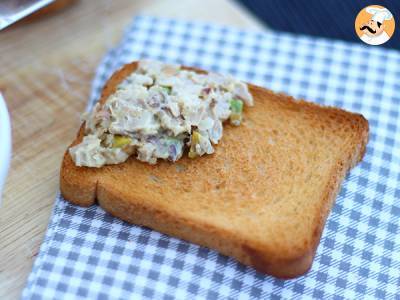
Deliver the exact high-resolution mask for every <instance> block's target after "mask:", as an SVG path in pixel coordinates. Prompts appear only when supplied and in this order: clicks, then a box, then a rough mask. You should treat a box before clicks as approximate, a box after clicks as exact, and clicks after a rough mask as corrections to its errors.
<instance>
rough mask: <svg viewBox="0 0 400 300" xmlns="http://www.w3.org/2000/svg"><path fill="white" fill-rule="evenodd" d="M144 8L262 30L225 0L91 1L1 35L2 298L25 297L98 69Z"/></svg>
mask: <svg viewBox="0 0 400 300" xmlns="http://www.w3.org/2000/svg"><path fill="white" fill-rule="evenodd" d="M139 13H145V14H151V15H158V16H166V17H177V18H185V19H191V20H203V21H214V22H217V23H222V24H226V25H232V26H236V27H241V28H247V29H262V26H261V25H260V24H259V23H258V22H257V21H255V20H254V19H253V18H252V17H251V16H249V15H248V13H247V12H246V11H244V10H243V9H242V8H240V7H238V6H237V5H236V4H234V3H233V2H231V1H226V0H217V1H212V0H204V1H200V0H185V1H171V0H160V1H148V0H136V1H130V0H119V1H110V0H98V1H94V0H85V1H77V2H76V3H74V4H73V5H71V6H67V7H66V8H65V9H64V10H62V11H57V12H56V13H54V14H53V15H47V16H45V17H43V18H40V19H35V20H32V21H30V22H22V23H20V24H16V25H15V26H13V27H10V28H8V29H6V30H4V31H1V32H0V90H1V91H2V92H3V94H4V96H5V98H6V101H7V105H8V107H9V110H10V113H11V117H12V128H13V159H12V163H11V172H10V174H9V177H8V180H7V184H6V187H5V191H4V192H5V193H4V199H3V206H2V207H1V208H0V299H17V298H19V296H20V293H21V290H22V288H23V286H24V284H25V281H26V277H27V275H28V273H29V271H30V270H31V267H32V263H33V260H34V259H35V257H36V255H37V253H38V250H39V247H40V244H41V241H42V239H43V235H44V233H45V230H46V226H47V223H48V219H49V216H50V212H51V208H52V206H53V203H54V198H55V195H56V193H57V191H58V181H59V178H58V174H59V167H60V163H61V159H62V156H63V153H64V151H65V149H66V147H67V146H68V144H69V142H70V141H71V140H72V139H73V138H74V136H75V134H76V130H77V128H78V126H79V115H80V113H81V112H82V111H83V110H84V108H85V105H86V102H87V100H88V95H89V92H90V84H91V80H92V78H93V75H94V71H95V68H96V66H97V65H98V63H99V61H100V59H101V57H102V55H103V54H104V53H105V51H106V50H107V49H108V48H109V47H112V46H113V45H115V43H116V42H117V41H118V39H119V38H120V37H121V33H122V30H123V28H124V27H125V26H126V25H127V24H129V22H130V21H131V19H132V17H133V16H134V15H136V14H139Z"/></svg>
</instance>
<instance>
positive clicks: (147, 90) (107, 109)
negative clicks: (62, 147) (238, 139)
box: [69, 61, 253, 167]
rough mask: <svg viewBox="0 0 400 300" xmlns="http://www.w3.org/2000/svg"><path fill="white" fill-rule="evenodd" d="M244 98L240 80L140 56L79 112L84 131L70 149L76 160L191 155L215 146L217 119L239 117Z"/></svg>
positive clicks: (97, 163)
mask: <svg viewBox="0 0 400 300" xmlns="http://www.w3.org/2000/svg"><path fill="white" fill-rule="evenodd" d="M243 103H245V104H247V105H253V98H252V96H251V94H250V93H249V91H248V87H247V85H246V84H245V83H243V82H241V81H238V80H236V79H234V78H233V77H231V76H223V75H220V74H216V73H208V74H200V73H196V72H194V71H189V70H184V69H182V68H181V67H180V66H178V65H170V64H164V63H161V62H157V61H140V62H139V64H138V67H137V69H136V70H135V71H134V72H133V73H131V74H130V75H129V76H127V77H126V78H125V80H124V81H123V82H122V83H120V84H119V85H118V86H117V88H116V91H115V92H114V93H113V94H112V95H111V96H109V97H108V99H107V100H106V101H105V103H104V104H103V105H101V104H99V103H98V104H96V105H95V107H94V108H93V110H92V111H91V112H90V113H87V114H86V115H84V117H83V119H84V120H85V135H84V137H83V140H82V142H81V143H80V144H77V145H75V146H73V147H71V148H70V149H69V153H70V155H71V157H72V159H73V161H74V162H75V164H76V165H77V166H87V167H101V166H103V165H107V164H118V163H122V162H124V161H126V160H127V159H128V157H129V156H131V155H135V156H136V157H137V159H139V160H141V161H144V162H148V163H150V164H155V163H156V162H157V159H158V158H161V159H167V160H170V161H173V162H174V161H176V160H178V159H179V158H180V157H182V155H183V153H184V150H185V148H186V147H187V148H188V149H189V151H188V156H189V157H190V158H194V157H197V156H201V155H203V154H211V153H213V152H214V145H216V144H218V142H219V140H220V139H221V138H222V131H223V128H222V123H223V122H224V121H226V120H228V119H229V120H230V123H231V124H233V125H240V123H241V121H242V110H243Z"/></svg>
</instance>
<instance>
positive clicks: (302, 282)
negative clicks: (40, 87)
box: [23, 16, 400, 299]
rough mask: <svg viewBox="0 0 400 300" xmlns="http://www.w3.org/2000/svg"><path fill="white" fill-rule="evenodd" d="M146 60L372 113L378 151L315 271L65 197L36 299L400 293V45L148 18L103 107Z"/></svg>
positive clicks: (326, 238) (126, 51) (340, 208)
mask: <svg viewBox="0 0 400 300" xmlns="http://www.w3.org/2000/svg"><path fill="white" fill-rule="evenodd" d="M143 57H145V58H153V59H158V60H163V61H167V62H174V63H182V64H185V65H188V66H199V67H201V68H204V69H207V70H214V71H217V72H221V73H231V74H233V75H234V76H236V77H238V78H241V79H243V80H246V81H250V82H254V83H256V84H259V85H262V86H265V87H268V88H271V89H273V90H276V91H284V92H286V93H289V94H291V95H294V96H297V97H303V98H306V99H310V100H312V101H315V102H318V103H323V104H327V105H335V106H339V107H343V108H345V109H348V110H351V111H355V112H360V113H362V114H363V115H364V116H365V117H366V118H367V119H368V120H369V122H370V127H371V135H370V142H369V144H368V151H367V154H366V156H365V158H364V160H363V162H361V163H360V164H359V165H358V166H357V167H356V168H355V169H353V170H352V171H351V173H350V175H349V176H348V177H347V179H346V180H345V181H344V184H343V188H342V190H341V193H340V195H339V197H338V198H337V200H336V204H335V205H334V207H333V211H332V212H331V214H330V216H329V218H328V221H327V224H326V227H325V230H324V233H323V236H322V240H321V244H320V246H319V247H318V251H317V255H316V257H315V261H314V264H313V267H312V269H311V271H310V272H309V273H308V274H307V275H306V276H303V277H301V278H298V279H295V280H290V281H282V280H278V279H274V278H272V277H269V276H265V275H263V274H260V273H257V272H256V271H254V270H253V269H252V268H250V267H245V266H243V265H241V264H239V263H237V262H236V261H235V260H234V259H231V258H228V257H226V256H223V255H220V254H218V253H217V252H215V251H212V250H209V249H206V248H202V247H199V246H197V245H194V244H190V243H187V242H184V241H182V240H179V239H175V238H172V237H169V236H166V235H163V234H161V233H158V232H155V231H152V230H150V229H148V228H142V227H138V226H133V225H129V224H127V223H125V222H122V221H120V220H118V219H115V218H113V217H111V216H110V215H108V214H106V213H105V212H104V211H103V210H102V209H101V208H99V207H98V206H92V207H90V208H81V207H77V206H74V205H71V204H69V203H67V202H66V201H64V200H63V199H62V198H61V197H58V198H57V201H56V205H55V209H54V212H53V216H52V218H51V222H50V225H49V228H48V231H47V234H46V237H45V240H44V243H43V245H42V247H41V250H40V253H39V256H38V258H37V259H36V262H35V264H34V267H33V270H32V273H31V274H30V276H29V280H28V284H27V286H26V288H25V290H24V292H23V298H24V299H29V298H34V299H71V298H75V297H79V298H90V299H106V298H111V299H119V298H121V299H126V298H136V299H137V298H155V299H193V298H201V299H202V298H207V299H215V298H230V299H249V298H262V299H268V298H273V299H277V298H281V297H282V298H286V299H299V298H310V297H315V298H329V299H331V298H332V299H343V298H346V299H366V298H371V299H400V296H399V294H400V237H399V233H400V232H399V228H400V200H399V198H400V171H399V169H400V117H399V114H400V53H399V52H395V51H391V50H385V49H382V48H379V47H367V46H363V45H355V44H348V43H345V42H340V41H330V40H325V39H316V38H309V37H304V36H294V35H290V34H286V33H261V32H246V31H240V30H237V29H232V28H228V27H222V26H217V25H209V24H203V23H194V22H184V21H176V20H166V19H157V18H153V17H147V16H141V17H137V18H135V19H134V21H133V23H132V25H131V26H130V27H129V28H128V29H127V31H126V33H125V36H124V38H123V41H122V42H121V44H120V45H118V46H117V47H116V48H115V49H113V50H111V51H110V52H109V53H108V54H107V56H106V57H105V59H104V60H103V62H102V63H101V65H100V67H99V69H98V71H97V74H96V78H95V80H94V86H93V93H92V97H91V103H93V101H94V100H95V99H97V98H98V96H99V90H100V88H101V86H102V85H103V83H104V81H105V80H106V79H107V78H108V76H109V75H110V74H111V73H112V72H113V71H114V70H115V69H116V68H118V67H119V66H121V65H122V64H123V63H125V62H129V61H131V60H136V59H139V58H143ZM396 236H397V237H396Z"/></svg>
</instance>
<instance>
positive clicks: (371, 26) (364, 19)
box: [355, 5, 395, 45]
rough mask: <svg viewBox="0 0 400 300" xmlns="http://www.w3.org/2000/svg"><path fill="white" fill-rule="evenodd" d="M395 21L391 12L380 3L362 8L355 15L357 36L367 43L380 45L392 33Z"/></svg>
mask: <svg viewBox="0 0 400 300" xmlns="http://www.w3.org/2000/svg"><path fill="white" fill-rule="evenodd" d="M394 27H395V21H394V17H393V15H392V13H391V12H390V11H389V10H388V9H387V8H385V7H383V6H380V5H370V6H367V7H365V8H363V9H362V10H361V11H360V12H359V13H358V15H357V18H356V21H355V29H356V33H357V35H358V37H359V38H360V39H361V40H362V41H363V42H364V43H366V44H368V45H382V44H383V43H386V42H387V41H388V40H389V39H390V38H391V37H392V35H393V33H394Z"/></svg>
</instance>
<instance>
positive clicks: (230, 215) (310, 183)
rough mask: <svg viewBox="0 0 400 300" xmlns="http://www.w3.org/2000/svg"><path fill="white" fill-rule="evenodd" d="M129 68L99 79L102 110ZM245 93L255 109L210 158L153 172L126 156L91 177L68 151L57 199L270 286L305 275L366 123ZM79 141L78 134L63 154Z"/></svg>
mask: <svg viewBox="0 0 400 300" xmlns="http://www.w3.org/2000/svg"><path fill="white" fill-rule="evenodd" d="M136 67H137V63H135V62H134V63H132V64H128V65H125V66H124V67H123V68H122V69H121V70H119V71H117V72H116V73H115V74H114V75H113V76H112V77H111V78H110V79H109V80H108V82H107V84H106V85H105V87H104V89H103V92H102V95H101V99H100V101H101V103H104V101H105V100H106V99H107V98H108V96H109V95H110V94H112V93H113V92H114V90H115V88H116V86H117V85H118V84H119V83H120V82H121V81H122V80H123V79H124V78H125V77H126V76H127V75H128V74H130V73H131V72H132V71H134V70H135V68H136ZM190 69H192V68H190ZM192 70H196V71H201V70H197V69H192ZM249 90H250V92H251V93H252V95H253V98H254V102H255V105H254V107H248V106H246V107H245V110H244V121H243V123H242V124H241V125H240V126H238V127H235V126H231V125H229V124H224V133H223V137H222V140H221V141H220V143H219V144H218V145H217V146H216V151H215V153H214V154H211V155H206V156H202V157H200V158H196V159H189V158H187V157H186V156H185V155H184V157H183V158H181V159H180V160H178V161H177V162H176V163H171V162H166V161H162V160H159V161H158V162H157V164H156V165H149V164H147V163H143V162H140V161H138V160H137V159H136V158H134V157H130V158H129V159H128V161H126V162H125V163H122V164H119V165H112V166H105V167H102V168H99V169H98V168H87V167H77V166H75V164H74V162H73V161H72V159H71V157H70V155H69V153H68V151H67V152H66V153H65V155H64V159H63V162H62V167H61V176H60V188H61V193H62V195H63V196H64V198H65V199H66V200H68V201H70V202H72V203H74V204H77V205H82V206H89V205H92V204H94V203H95V202H96V201H97V202H98V204H99V205H100V206H101V207H103V208H104V209H105V210H106V211H107V212H109V213H111V214H112V215H114V216H116V217H119V218H121V219H123V220H125V221H128V222H130V223H134V224H139V225H144V226H148V227H150V228H152V229H155V230H158V231H160V232H163V233H166V234H169V235H172V236H176V237H179V238H182V239H185V240H188V241H191V242H194V243H197V244H200V245H203V246H207V247H210V248H212V249H216V250H218V251H220V252H221V253H223V254H225V255H229V256H233V257H235V258H236V259H237V260H239V261H240V262H242V263H244V264H246V265H250V266H253V267H255V268H256V269H257V270H259V271H261V272H264V273H267V274H270V275H273V276H276V277H280V278H292V277H296V276H299V275H302V274H304V273H305V272H306V271H307V270H308V269H309V268H310V267H311V264H312V260H313V257H314V254H315V251H316V248H317V246H318V243H319V240H320V236H321V233H322V230H323V227H324V224H325V221H326V218H327V215H328V213H329V211H330V208H331V206H332V205H333V203H334V200H335V198H336V195H337V193H338V190H339V186H340V183H341V181H342V180H343V178H344V177H345V174H346V172H347V171H348V170H349V169H350V168H351V167H353V166H354V165H355V164H356V163H357V162H358V161H360V160H361V159H362V157H363V155H364V152H365V149H366V143H367V141H368V122H367V120H366V119H365V118H364V117H363V116H361V115H358V114H353V113H349V112H346V111H344V110H341V109H337V108H333V107H322V106H319V105H316V104H312V103H309V102H305V101H302V100H295V99H293V98H292V97H290V96H287V95H284V94H276V93H273V92H272V91H269V90H267V89H264V88H261V87H258V86H254V85H251V84H249ZM82 137H83V125H82V127H81V129H80V131H79V133H78V136H77V138H76V140H75V141H74V142H73V143H72V145H75V144H77V143H79V142H80V141H81V139H82ZM72 145H71V146H72Z"/></svg>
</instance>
